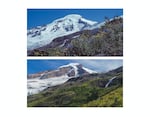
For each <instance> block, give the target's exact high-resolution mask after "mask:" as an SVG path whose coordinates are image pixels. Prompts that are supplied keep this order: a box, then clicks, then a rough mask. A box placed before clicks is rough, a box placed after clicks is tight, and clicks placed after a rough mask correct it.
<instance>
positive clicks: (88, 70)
mask: <svg viewBox="0 0 150 117" xmlns="http://www.w3.org/2000/svg"><path fill="white" fill-rule="evenodd" d="M82 68H83V69H84V70H85V71H87V72H88V73H90V74H92V73H97V72H96V71H93V70H91V69H88V68H85V67H82Z"/></svg>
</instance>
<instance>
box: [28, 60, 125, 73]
mask: <svg viewBox="0 0 150 117" xmlns="http://www.w3.org/2000/svg"><path fill="white" fill-rule="evenodd" d="M69 63H80V64H82V65H83V66H84V67H87V68H90V69H92V70H95V71H97V72H105V71H109V70H111V69H115V68H117V67H119V66H122V65H123V62H122V60H120V59H116V60H95V59H94V60H91V59H84V60H79V59H73V60H27V74H32V73H37V72H40V71H44V70H55V69H57V68H58V67H59V66H62V65H66V64H69Z"/></svg>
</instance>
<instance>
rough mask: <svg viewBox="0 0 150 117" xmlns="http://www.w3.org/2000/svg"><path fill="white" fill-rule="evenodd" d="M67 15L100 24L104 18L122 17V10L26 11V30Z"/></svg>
mask: <svg viewBox="0 0 150 117" xmlns="http://www.w3.org/2000/svg"><path fill="white" fill-rule="evenodd" d="M69 14H79V15H81V16H83V17H84V18H86V19H89V20H93V21H97V22H102V21H104V17H105V16H107V17H109V18H113V17H114V16H120V15H123V9H28V10H27V29H30V28H33V27H36V26H39V25H44V24H48V23H51V22H52V21H54V20H56V19H58V18H62V17H64V16H66V15H69Z"/></svg>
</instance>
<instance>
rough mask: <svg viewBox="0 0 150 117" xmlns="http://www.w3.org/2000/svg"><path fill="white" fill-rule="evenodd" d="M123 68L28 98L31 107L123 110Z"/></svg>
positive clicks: (50, 89)
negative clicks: (111, 108)
mask: <svg viewBox="0 0 150 117" xmlns="http://www.w3.org/2000/svg"><path fill="white" fill-rule="evenodd" d="M122 87H123V76H122V67H120V68H118V69H115V70H112V71H109V72H107V73H103V74H98V73H96V74H87V75H83V76H80V77H77V78H71V79H69V80H68V81H67V82H65V83H64V84H61V85H57V86H54V87H49V88H47V89H45V90H43V91H42V92H40V93H38V94H34V95H30V96H28V97H27V100H28V101H27V104H28V107H97V106H98V107H122V106H123V91H122Z"/></svg>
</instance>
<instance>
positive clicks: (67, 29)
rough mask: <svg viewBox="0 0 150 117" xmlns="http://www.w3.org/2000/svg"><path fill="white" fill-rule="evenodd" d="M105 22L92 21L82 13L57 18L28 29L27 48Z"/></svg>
mask: <svg viewBox="0 0 150 117" xmlns="http://www.w3.org/2000/svg"><path fill="white" fill-rule="evenodd" d="M102 24H103V23H101V24H100V23H98V22H96V21H90V20H87V19H85V18H83V17H82V16H81V15H77V14H70V15H67V16H65V17H63V18H60V19H57V20H55V21H53V22H52V23H50V24H47V25H45V26H37V27H36V28H33V29H30V30H28V31H27V49H28V50H32V49H35V48H39V47H42V46H44V45H47V44H49V43H51V42H52V40H53V39H55V38H57V37H62V36H65V35H69V34H72V33H75V32H78V31H82V30H87V29H88V30H90V29H94V28H98V27H99V26H100V25H102Z"/></svg>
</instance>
